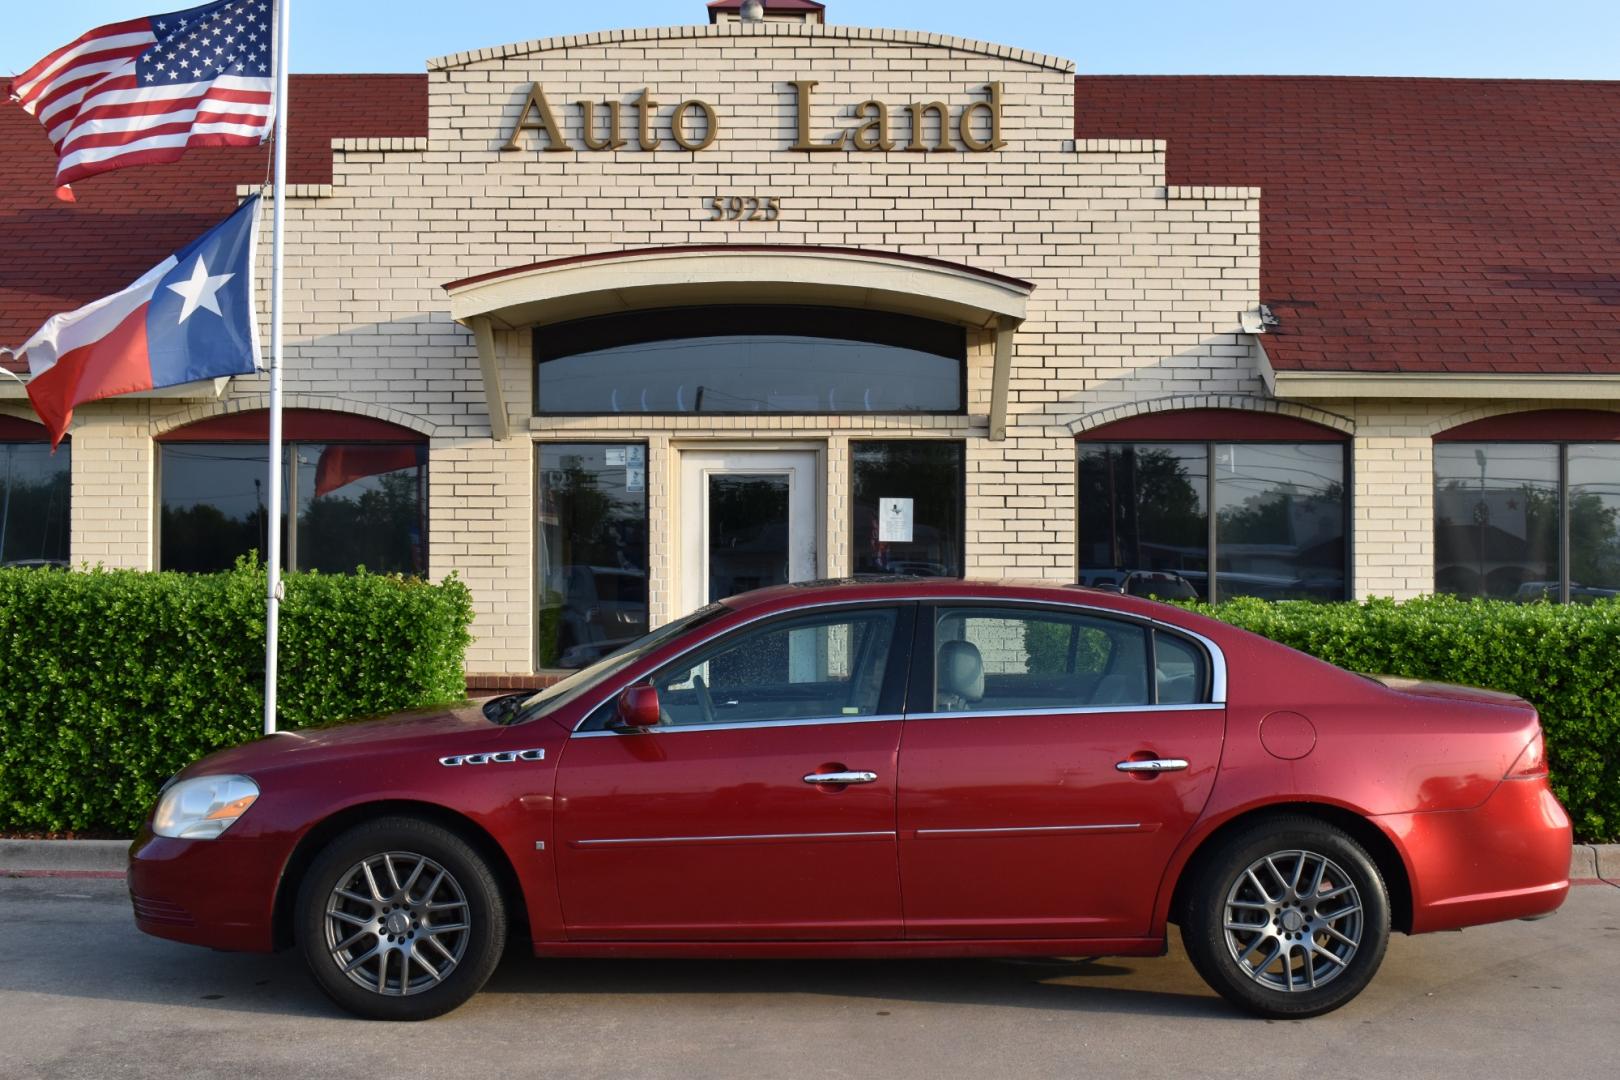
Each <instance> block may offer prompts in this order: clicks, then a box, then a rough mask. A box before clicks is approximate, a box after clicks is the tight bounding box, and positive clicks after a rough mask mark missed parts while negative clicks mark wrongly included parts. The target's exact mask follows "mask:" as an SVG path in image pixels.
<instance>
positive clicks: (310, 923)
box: [297, 817, 506, 1020]
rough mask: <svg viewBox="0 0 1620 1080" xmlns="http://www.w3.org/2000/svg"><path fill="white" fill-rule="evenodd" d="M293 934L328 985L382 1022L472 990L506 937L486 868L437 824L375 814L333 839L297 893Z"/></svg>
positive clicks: (453, 1002) (439, 1010)
mask: <svg viewBox="0 0 1620 1080" xmlns="http://www.w3.org/2000/svg"><path fill="white" fill-rule="evenodd" d="M297 921H298V926H297V936H298V945H299V949H300V951H301V952H302V953H303V954H304V961H305V962H306V963H307V964H308V965H309V970H310V973H311V974H312V975H313V976H314V977H315V982H316V983H317V984H318V985H319V986H320V988H321V989H322V990H324V991H326V993H327V994H328V995H329V996H330V997H331V998H332V1000H334V1001H336V1002H337V1003H338V1004H339V1005H342V1006H343V1007H344V1008H346V1009H348V1010H349V1011H351V1012H354V1013H358V1014H359V1015H361V1016H365V1017H369V1018H371V1019H375V1020H426V1019H428V1018H430V1017H434V1016H440V1015H443V1014H444V1013H447V1012H449V1011H450V1010H451V1009H454V1008H456V1007H457V1006H458V1005H461V1004H462V1003H463V1002H465V1001H466V1000H467V999H468V998H470V997H472V996H473V995H474V994H476V993H477V992H478V990H479V988H481V987H482V986H483V985H484V983H485V982H486V981H487V980H488V979H489V976H490V974H491V973H492V972H493V971H494V970H495V965H496V964H497V963H498V962H499V960H500V957H501V950H502V949H503V948H504V947H505V944H506V909H505V907H504V905H503V904H502V900H501V893H500V886H499V885H498V884H497V883H496V881H495V877H494V875H493V874H492V873H491V871H490V868H489V865H488V864H487V863H486V862H485V861H484V859H483V857H482V856H480V855H479V854H478V852H477V851H476V850H475V849H474V848H473V847H472V846H471V845H470V844H468V843H467V842H466V841H465V840H463V839H462V838H461V837H459V836H457V835H456V834H455V833H453V832H451V831H450V830H448V829H445V828H443V827H442V826H439V825H435V824H433V823H432V822H428V821H423V820H420V819H418V818H410V817H389V818H379V819H377V820H375V821H370V822H366V823H365V824H362V825H358V826H356V827H355V828H353V829H350V830H349V831H348V832H345V833H343V834H342V835H340V836H338V837H337V838H336V839H335V840H333V841H332V842H331V843H330V844H328V845H327V847H326V848H325V850H323V851H322V852H321V853H320V854H319V855H317V856H316V858H315V861H314V862H313V863H312V864H311V865H310V868H309V871H308V872H307V873H306V874H305V875H304V880H303V882H302V884H301V885H300V888H299V891H298V910H297Z"/></svg>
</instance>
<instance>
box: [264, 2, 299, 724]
mask: <svg viewBox="0 0 1620 1080" xmlns="http://www.w3.org/2000/svg"><path fill="white" fill-rule="evenodd" d="M291 6H292V0H275V15H276V58H275V66H276V179H275V185H276V186H275V198H276V202H275V207H274V216H273V218H272V222H273V224H272V226H271V248H270V448H269V457H270V462H269V468H270V483H269V489H270V500H269V503H270V504H269V506H268V507H267V508H266V513H267V516H268V521H267V527H266V530H265V536H266V539H265V547H266V548H267V549H268V551H267V552H266V553H265V562H266V564H267V567H268V570H269V580H270V589H269V595H268V596H267V598H266V600H265V619H264V733H265V734H266V735H274V734H275V732H276V659H277V657H276V650H277V647H278V638H279V636H280V629H281V626H280V623H281V595H282V594H281V321H282V311H281V300H282V266H283V263H284V262H285V261H286V260H285V258H284V256H285V251H284V250H283V246H284V242H285V238H286V225H287V56H288V53H289V51H290V50H289V49H288V41H287V35H288V28H289V25H290V24H289V18H288V8H290V7H291ZM295 503H296V500H295ZM288 527H289V528H296V527H297V525H296V521H291V522H289V523H288Z"/></svg>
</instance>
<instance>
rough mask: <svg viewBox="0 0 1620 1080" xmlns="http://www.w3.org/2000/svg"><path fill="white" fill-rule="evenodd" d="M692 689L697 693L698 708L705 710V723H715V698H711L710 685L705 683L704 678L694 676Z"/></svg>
mask: <svg viewBox="0 0 1620 1080" xmlns="http://www.w3.org/2000/svg"><path fill="white" fill-rule="evenodd" d="M692 689H693V690H695V691H697V699H698V708H700V709H702V710H703V722H704V723H705V724H712V723H714V698H712V697H710V696H709V684H708V683H706V682H704V681H703V676H701V675H694V676H692Z"/></svg>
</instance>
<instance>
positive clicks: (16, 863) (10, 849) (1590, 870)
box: [0, 840, 1620, 886]
mask: <svg viewBox="0 0 1620 1080" xmlns="http://www.w3.org/2000/svg"><path fill="white" fill-rule="evenodd" d="M129 844H130V842H129V841H128V840H0V875H4V874H7V873H12V872H16V873H41V872H59V873H63V874H76V873H79V874H82V873H109V872H111V873H119V874H121V873H123V872H124V866H125V864H126V862H127V860H128V858H129ZM1569 876H1570V877H1571V878H1572V879H1574V880H1576V881H1598V880H1602V881H1607V882H1608V883H1609V884H1611V885H1617V886H1620V844H1576V845H1575V846H1574V847H1573V848H1572V849H1571V851H1570V853H1569Z"/></svg>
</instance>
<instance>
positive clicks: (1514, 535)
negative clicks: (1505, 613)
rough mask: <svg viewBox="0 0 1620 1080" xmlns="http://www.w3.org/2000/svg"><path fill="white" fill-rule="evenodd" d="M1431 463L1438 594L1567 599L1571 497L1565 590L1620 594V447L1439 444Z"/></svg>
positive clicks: (1574, 595)
mask: <svg viewBox="0 0 1620 1080" xmlns="http://www.w3.org/2000/svg"><path fill="white" fill-rule="evenodd" d="M1434 461H1435V466H1434V467H1435V589H1436V591H1437V592H1444V593H1451V594H1454V595H1461V596H1488V597H1495V598H1498V599H1509V600H1526V601H1528V600H1553V601H1556V600H1559V599H1561V598H1562V596H1563V595H1564V589H1565V586H1566V582H1565V573H1564V567H1563V566H1562V565H1561V564H1562V561H1563V560H1562V550H1561V549H1562V544H1563V537H1562V536H1561V529H1562V526H1563V515H1564V508H1565V502H1566V501H1567V504H1568V545H1569V547H1568V559H1569V567H1568V582H1567V587H1568V590H1569V598H1570V599H1571V600H1573V601H1576V602H1585V601H1591V600H1594V599H1598V598H1601V597H1604V596H1610V595H1620V446H1617V445H1615V444H1575V445H1565V444H1559V443H1440V444H1438V445H1436V446H1435V450H1434ZM1561 475H1564V476H1566V477H1567V480H1561V478H1560V477H1561ZM1566 487H1567V491H1563V489H1565V488H1566Z"/></svg>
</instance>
